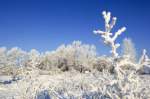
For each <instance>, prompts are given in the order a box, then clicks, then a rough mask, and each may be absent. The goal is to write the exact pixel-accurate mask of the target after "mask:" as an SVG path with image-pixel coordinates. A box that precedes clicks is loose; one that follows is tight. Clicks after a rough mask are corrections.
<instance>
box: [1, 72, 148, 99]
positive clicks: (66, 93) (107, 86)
mask: <svg viewBox="0 0 150 99" xmlns="http://www.w3.org/2000/svg"><path fill="white" fill-rule="evenodd" d="M132 76H133V78H132ZM122 77H123V78H120V79H119V78H118V79H116V78H115V75H114V74H110V73H108V72H107V71H104V72H98V71H95V72H90V73H78V72H76V71H68V72H60V73H52V74H51V75H39V71H38V70H37V71H34V72H30V74H28V75H26V77H23V78H22V80H18V81H16V82H13V83H11V84H8V85H3V84H1V85H0V88H1V89H0V96H1V99H5V98H6V99H7V98H8V97H9V98H10V97H14V98H15V99H35V98H37V99H39V98H38V97H37V96H39V94H40V93H41V92H43V91H47V92H48V95H49V97H51V99H106V97H107V98H109V99H116V98H117V99H118V98H121V99H122V98H123V97H128V99H148V98H150V96H148V95H149V94H148V93H150V85H149V82H150V77H149V76H148V77H146V76H139V75H136V74H133V75H131V76H129V77H131V78H126V77H124V76H122ZM137 78H138V79H137ZM137 81H138V82H137ZM143 84H144V85H143ZM120 88H121V89H120ZM142 95H143V96H142ZM4 97H5V98H4ZM85 97H86V98H85ZM94 97H95V98H94ZM9 98H8V99H9ZM10 99H13V98H10ZM43 99H46V98H43Z"/></svg>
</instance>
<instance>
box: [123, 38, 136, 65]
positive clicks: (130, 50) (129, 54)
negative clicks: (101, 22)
mask: <svg viewBox="0 0 150 99" xmlns="http://www.w3.org/2000/svg"><path fill="white" fill-rule="evenodd" d="M122 54H123V56H124V57H126V58H129V60H128V61H130V62H134V63H135V62H136V49H135V46H134V43H133V42H132V40H131V39H130V38H125V39H124V40H123V44H122Z"/></svg>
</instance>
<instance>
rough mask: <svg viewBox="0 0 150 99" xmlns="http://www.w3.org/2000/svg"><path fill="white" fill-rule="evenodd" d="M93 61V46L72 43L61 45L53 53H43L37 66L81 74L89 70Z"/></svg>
mask: <svg viewBox="0 0 150 99" xmlns="http://www.w3.org/2000/svg"><path fill="white" fill-rule="evenodd" d="M95 59H96V48H95V46H93V45H87V44H82V43H81V42H80V41H74V42H73V43H72V44H69V45H61V46H60V47H58V48H57V49H56V50H55V51H52V52H47V53H45V54H44V55H43V59H41V64H40V65H39V66H40V68H42V69H47V70H50V69H52V68H56V67H57V68H59V69H61V70H62V71H68V70H70V69H75V70H77V71H80V72H82V71H85V70H90V69H91V68H92V66H93V63H94V60H95Z"/></svg>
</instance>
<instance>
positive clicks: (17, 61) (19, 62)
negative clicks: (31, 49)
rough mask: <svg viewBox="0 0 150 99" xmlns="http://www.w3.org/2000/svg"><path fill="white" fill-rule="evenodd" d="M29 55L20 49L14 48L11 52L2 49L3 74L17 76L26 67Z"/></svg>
mask: <svg viewBox="0 0 150 99" xmlns="http://www.w3.org/2000/svg"><path fill="white" fill-rule="evenodd" d="M26 56H27V53H26V52H25V51H23V50H21V49H20V48H18V47H14V48H12V49H10V50H6V48H1V49H0V61H1V64H0V65H1V70H2V71H1V73H2V72H3V74H6V73H7V74H8V75H10V74H12V75H16V74H17V72H18V69H19V68H20V67H22V66H24V65H25V63H24V62H25V59H26Z"/></svg>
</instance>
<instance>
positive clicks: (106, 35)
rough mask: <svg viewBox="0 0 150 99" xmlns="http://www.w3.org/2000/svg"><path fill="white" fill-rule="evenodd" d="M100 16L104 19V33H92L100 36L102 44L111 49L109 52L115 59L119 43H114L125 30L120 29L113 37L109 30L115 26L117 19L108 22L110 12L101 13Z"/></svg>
mask: <svg viewBox="0 0 150 99" xmlns="http://www.w3.org/2000/svg"><path fill="white" fill-rule="evenodd" d="M102 15H103V17H104V19H105V30H104V31H101V30H96V31H94V33H95V34H100V35H101V37H102V38H103V39H104V43H105V44H106V45H108V46H110V47H111V49H112V50H111V51H110V52H111V53H112V56H113V57H117V56H118V53H117V51H116V50H117V48H118V47H119V46H120V44H119V43H117V44H116V43H115V41H116V39H117V38H118V36H119V35H121V34H122V33H123V32H124V31H125V30H126V28H125V27H122V28H121V29H119V30H118V31H117V32H115V33H114V35H113V33H111V30H112V28H113V27H114V26H115V24H116V20H117V18H116V17H113V18H112V21H111V22H110V20H111V13H110V12H106V11H103V12H102Z"/></svg>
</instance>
